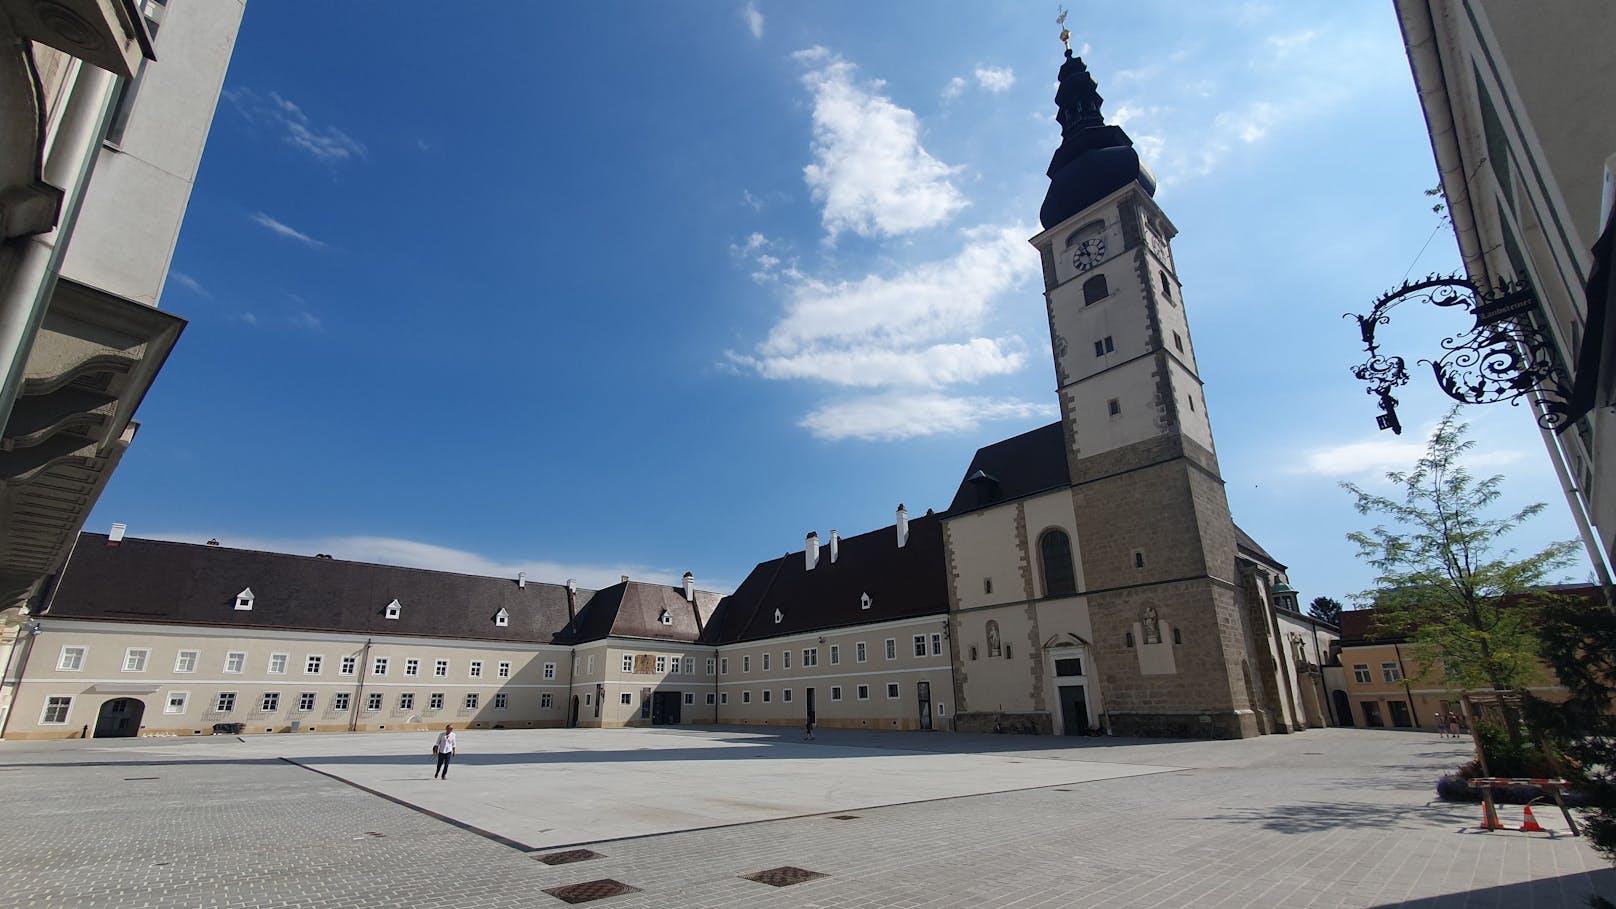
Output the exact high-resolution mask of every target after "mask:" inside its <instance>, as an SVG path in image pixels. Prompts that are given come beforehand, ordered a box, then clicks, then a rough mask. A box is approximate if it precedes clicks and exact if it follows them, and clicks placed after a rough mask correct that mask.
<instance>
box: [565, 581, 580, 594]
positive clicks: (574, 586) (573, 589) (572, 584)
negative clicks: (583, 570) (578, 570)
mask: <svg viewBox="0 0 1616 909" xmlns="http://www.w3.org/2000/svg"><path fill="white" fill-rule="evenodd" d="M567 592H568V593H572V594H576V593H577V592H578V582H577V581H575V580H573V579H572V578H567Z"/></svg>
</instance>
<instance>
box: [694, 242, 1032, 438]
mask: <svg viewBox="0 0 1616 909" xmlns="http://www.w3.org/2000/svg"><path fill="white" fill-rule="evenodd" d="M1029 232H1030V229H1029V228H1027V227H1024V226H1015V227H979V228H976V229H973V230H969V231H964V232H962V234H961V241H962V243H961V247H960V250H959V252H958V253H957V254H955V255H954V256H952V257H950V258H947V259H940V260H934V261H928V262H922V263H919V264H916V265H912V266H909V267H907V268H905V269H903V270H901V271H898V272H897V273H895V274H890V275H877V274H871V275H866V276H864V277H863V278H860V279H858V280H852V281H847V280H844V281H824V280H816V279H811V278H808V277H807V276H803V275H801V274H800V273H795V272H794V270H788V271H784V272H781V275H782V276H783V277H787V278H789V282H788V283H787V285H786V286H787V291H786V293H787V295H788V297H787V302H786V305H785V309H784V311H783V312H782V314H781V317H780V320H779V321H778V322H777V323H776V324H775V326H774V327H773V329H772V330H770V332H769V334H768V335H767V337H765V338H764V340H763V341H761V342H760V343H759V344H758V345H757V346H756V348H755V349H754V350H752V351H751V352H748V353H736V352H730V353H728V355H727V358H726V361H725V364H724V365H726V366H727V367H730V368H734V369H738V370H740V371H742V372H743V373H747V374H753V375H757V376H759V377H761V378H765V379H770V380H776V381H811V382H818V383H822V384H829V385H835V386H841V387H854V388H867V389H875V390H878V393H876V394H871V395H867V396H864V397H860V398H854V399H851V400H837V401H834V402H832V403H828V404H823V405H821V406H819V407H818V408H816V409H815V410H813V411H812V412H811V413H809V414H808V415H807V416H806V417H805V418H804V419H803V420H802V422H801V424H800V425H801V426H802V427H804V428H806V429H807V430H808V431H809V432H811V433H812V434H813V435H815V436H817V437H819V438H822V439H832V440H835V439H855V438H856V439H871V440H895V439H903V438H911V437H913V436H916V435H925V434H933V433H946V432H957V431H966V430H970V429H973V428H975V427H976V426H977V425H978V424H980V423H981V422H983V421H985V420H993V419H1010V418H1016V417H1025V416H1027V415H1028V414H1029V413H1038V414H1044V413H1053V409H1052V408H1042V407H1036V406H1034V405H1031V404H1027V403H1026V402H1022V401H1016V400H1002V399H994V398H987V397H979V396H969V395H953V396H950V395H945V394H942V393H941V392H940V391H938V389H941V388H944V387H955V386H966V385H971V384H975V383H979V382H981V381H983V380H984V379H987V378H990V377H993V376H1003V375H1009V374H1012V373H1015V372H1018V371H1020V370H1022V369H1023V368H1025V366H1026V364H1027V360H1028V356H1029V352H1028V349H1027V345H1026V344H1025V343H1024V342H1023V341H1022V340H1021V339H1020V338H1019V337H1016V336H1014V335H1009V336H1004V337H989V336H985V335H984V334H983V333H982V329H983V328H984V326H985V325H986V323H987V322H988V319H989V316H990V315H991V312H992V306H993V303H994V301H995V300H996V299H998V298H999V297H1001V296H1003V295H1004V294H1005V293H1006V292H1008V291H1011V290H1014V289H1015V288H1016V287H1018V286H1020V285H1021V284H1022V283H1023V282H1025V281H1027V280H1028V279H1030V278H1032V277H1034V276H1035V275H1036V274H1037V272H1038V260H1037V256H1036V255H1034V254H1033V253H1032V251H1031V250H1030V249H1028V247H1027V244H1026V241H1025V240H1023V239H1022V238H1023V237H1025V236H1027V235H1028V233H1029ZM768 243H769V241H768V240H767V239H765V238H762V237H761V235H754V236H753V237H749V238H748V239H747V241H746V242H744V243H741V244H736V245H735V246H734V247H733V250H734V251H736V252H737V253H738V254H739V253H741V252H744V251H747V250H748V249H751V250H759V249H762V248H764V247H765V246H766V245H767V244H768ZM911 412H912V413H915V414H919V415H921V416H920V418H917V419H914V420H911V419H908V418H905V417H904V414H905V413H911Z"/></svg>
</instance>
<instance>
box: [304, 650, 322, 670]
mask: <svg viewBox="0 0 1616 909" xmlns="http://www.w3.org/2000/svg"><path fill="white" fill-rule="evenodd" d="M324 668H325V654H323V653H311V654H309V655H307V656H305V657H304V658H303V674H304V675H319V674H320V670H322V669H324Z"/></svg>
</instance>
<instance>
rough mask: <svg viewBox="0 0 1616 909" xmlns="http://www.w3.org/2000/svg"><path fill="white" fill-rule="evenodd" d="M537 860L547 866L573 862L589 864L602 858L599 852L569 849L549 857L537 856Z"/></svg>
mask: <svg viewBox="0 0 1616 909" xmlns="http://www.w3.org/2000/svg"><path fill="white" fill-rule="evenodd" d="M534 858H535V859H538V860H539V861H541V862H543V863H545V864H546V865H570V864H572V863H573V862H587V861H589V860H590V859H598V858H600V853H599V852H591V851H590V850H588V849H569V850H567V851H566V852H552V853H549V854H548V855H535V856H534Z"/></svg>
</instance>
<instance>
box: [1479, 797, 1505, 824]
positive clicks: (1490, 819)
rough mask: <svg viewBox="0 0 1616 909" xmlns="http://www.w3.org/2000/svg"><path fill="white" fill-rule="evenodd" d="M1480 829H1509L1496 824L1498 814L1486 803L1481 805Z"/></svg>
mask: <svg viewBox="0 0 1616 909" xmlns="http://www.w3.org/2000/svg"><path fill="white" fill-rule="evenodd" d="M1481 829H1483V830H1508V829H1509V828H1508V827H1505V826H1504V825H1503V824H1501V823H1499V822H1498V812H1496V811H1494V810H1493V806H1492V805H1490V804H1488V803H1487V802H1482V803H1481Z"/></svg>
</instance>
